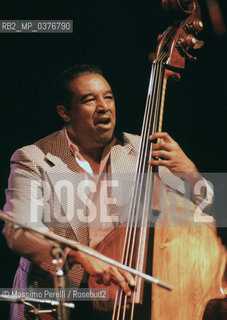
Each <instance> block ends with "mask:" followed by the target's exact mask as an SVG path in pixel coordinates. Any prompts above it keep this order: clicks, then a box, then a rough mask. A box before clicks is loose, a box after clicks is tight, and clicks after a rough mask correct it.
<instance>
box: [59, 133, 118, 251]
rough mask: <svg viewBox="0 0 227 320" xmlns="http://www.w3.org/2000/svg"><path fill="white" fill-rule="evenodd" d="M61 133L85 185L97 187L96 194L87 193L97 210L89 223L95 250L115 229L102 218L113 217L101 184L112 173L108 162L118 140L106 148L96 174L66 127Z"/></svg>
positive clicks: (92, 245)
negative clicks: (106, 174)
mask: <svg viewBox="0 0 227 320" xmlns="http://www.w3.org/2000/svg"><path fill="white" fill-rule="evenodd" d="M61 133H62V135H63V136H64V137H65V138H66V139H67V141H68V144H69V148H70V151H71V152H72V154H73V156H74V157H75V160H76V162H77V164H78V167H79V172H80V174H83V175H84V181H85V184H87V185H89V183H90V184H91V183H92V185H93V186H95V190H96V191H95V192H89V193H87V197H88V199H89V200H90V201H92V202H93V204H94V206H95V208H96V212H93V214H91V221H89V222H88V230H89V245H90V247H92V248H95V247H96V246H97V245H98V243H99V242H101V241H102V240H103V239H104V238H105V236H106V235H107V234H108V233H109V232H110V231H112V230H113V228H114V226H113V223H111V222H106V219H103V218H102V216H103V214H104V216H106V215H107V216H109V217H111V214H110V210H109V206H108V204H107V202H108V201H107V198H106V197H107V186H106V184H103V183H102V182H101V181H102V180H105V179H101V178H105V173H107V172H110V163H109V161H108V160H109V159H110V151H111V148H112V147H113V146H114V144H115V143H116V139H115V138H114V139H113V140H112V141H111V142H110V143H109V144H108V145H107V146H106V147H105V148H104V150H103V154H102V158H101V161H100V166H99V172H98V174H95V173H94V172H93V170H92V168H91V166H90V163H89V162H88V161H87V160H85V159H84V157H83V156H82V155H81V153H80V151H79V148H78V146H77V145H76V144H75V143H74V142H72V140H71V139H70V138H69V136H68V133H67V130H66V128H65V127H64V128H63V129H62V131H61ZM103 188H104V189H103ZM86 190H89V188H86ZM108 220H109V219H108Z"/></svg>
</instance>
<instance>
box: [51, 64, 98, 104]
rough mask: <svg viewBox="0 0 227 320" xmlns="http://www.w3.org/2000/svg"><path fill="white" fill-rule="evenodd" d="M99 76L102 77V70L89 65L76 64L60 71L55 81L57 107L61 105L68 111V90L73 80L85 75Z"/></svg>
mask: <svg viewBox="0 0 227 320" xmlns="http://www.w3.org/2000/svg"><path fill="white" fill-rule="evenodd" d="M91 73H95V74H100V75H101V76H103V72H102V70H101V69H100V68H99V67H97V66H95V65H91V64H78V65H73V66H72V67H69V68H68V69H66V70H64V71H62V72H61V73H60V74H59V76H58V78H57V81H56V86H55V99H56V104H57V105H63V106H64V107H65V108H66V109H68V110H70V108H71V101H72V95H73V93H72V91H71V90H70V82H71V81H72V80H74V79H77V78H79V77H81V76H82V75H86V74H91Z"/></svg>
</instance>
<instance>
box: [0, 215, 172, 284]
mask: <svg viewBox="0 0 227 320" xmlns="http://www.w3.org/2000/svg"><path fill="white" fill-rule="evenodd" d="M0 219H1V220H4V221H7V222H11V223H14V224H16V225H17V226H19V227H20V228H22V229H24V230H29V231H32V232H36V233H38V234H40V235H42V236H44V237H45V238H48V239H51V240H54V241H56V242H58V243H61V244H64V245H66V246H68V247H70V248H72V249H74V250H79V251H81V252H83V253H85V254H87V255H89V256H91V257H94V258H96V259H99V260H101V261H104V262H107V263H109V264H110V265H113V266H115V267H117V268H119V269H121V270H124V271H127V272H130V273H132V274H133V275H135V276H139V277H141V278H142V279H144V280H145V281H147V282H148V283H151V284H156V285H157V286H159V287H162V288H164V289H166V290H172V289H173V286H172V285H170V284H168V283H166V282H164V281H161V280H159V279H157V278H154V277H152V276H150V275H148V274H145V273H143V272H140V271H138V270H136V269H133V268H131V267H128V266H125V265H124V264H122V263H120V262H118V261H115V260H114V259H111V258H108V257H106V256H104V255H103V254H101V253H99V252H97V251H93V250H91V249H90V248H89V247H87V246H84V245H82V244H80V243H79V242H75V241H72V240H70V239H67V238H64V237H61V236H59V235H57V234H55V233H53V232H50V231H42V230H39V229H36V228H32V227H30V226H27V225H26V224H23V223H21V222H18V221H16V220H14V219H13V218H11V217H9V216H7V215H6V213H4V211H2V210H0Z"/></svg>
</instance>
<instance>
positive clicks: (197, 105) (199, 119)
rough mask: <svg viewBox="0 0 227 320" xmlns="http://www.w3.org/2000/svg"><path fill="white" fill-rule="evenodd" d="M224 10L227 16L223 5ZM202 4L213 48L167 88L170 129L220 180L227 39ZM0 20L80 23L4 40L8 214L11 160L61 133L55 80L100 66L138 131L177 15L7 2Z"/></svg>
mask: <svg viewBox="0 0 227 320" xmlns="http://www.w3.org/2000/svg"><path fill="white" fill-rule="evenodd" d="M219 4H220V6H221V9H222V11H223V12H224V0H222V1H221V0H220V1H219ZM201 7H202V20H203V23H204V26H205V28H204V31H203V32H202V33H201V34H200V35H199V38H201V39H203V40H204V41H205V46H204V47H203V48H202V49H201V50H200V51H199V52H196V55H197V56H198V62H197V63H195V64H191V63H187V66H186V70H185V71H184V73H183V75H182V80H181V81H180V82H174V83H173V82H171V83H170V84H169V85H168V91H167V95H166V103H165V113H164V124H163V129H164V130H166V131H168V132H169V133H170V135H171V136H172V137H173V138H174V139H175V140H176V141H178V142H179V144H180V145H181V147H182V149H183V150H184V151H185V153H186V154H187V155H188V156H189V157H190V158H191V159H192V160H193V161H194V162H195V164H196V165H197V167H198V169H199V170H200V171H201V172H220V173H221V172H227V162H226V155H227V153H226V138H227V134H226V120H227V108H226V107H227V106H226V91H227V86H226V85H227V81H226V72H227V70H226V49H227V45H226V35H223V36H218V35H216V34H215V32H214V29H213V26H212V24H211V21H210V17H209V15H208V11H207V7H206V4H205V2H204V1H201ZM225 9H226V8H225ZM0 18H1V19H2V20H3V19H72V20H73V21H74V32H73V33H72V34H0V41H1V42H0V57H1V59H0V101H1V119H2V121H1V124H2V125H1V131H2V132H1V136H2V144H1V150H2V151H4V152H3V153H2V155H1V169H2V172H1V192H0V200H1V207H3V205H4V201H5V200H4V189H5V188H6V186H7V178H8V175H9V159H10V156H11V155H12V153H13V152H14V151H15V149H17V148H19V147H21V146H24V145H27V144H31V143H33V142H35V141H36V140H38V139H40V138H42V137H44V136H46V135H48V134H50V133H52V132H54V131H56V130H58V129H59V128H61V121H60V120H59V119H58V117H57V115H56V112H55V105H54V95H53V83H54V80H55V78H56V75H57V74H58V73H59V71H61V70H62V69H64V68H66V67H68V66H70V65H72V64H76V63H93V64H97V65H99V66H100V67H101V68H102V69H103V70H104V73H105V74H106V76H107V78H108V79H109V81H110V83H111V85H112V87H113V90H114V93H115V99H116V105H117V110H118V125H119V126H120V127H121V128H123V129H124V130H125V131H128V132H132V133H137V134H139V133H140V128H141V124H142V118H143V110H144V106H145V100H146V94H147V85H148V80H149V73H150V64H149V62H148V59H147V57H148V54H149V53H150V52H151V51H154V50H155V46H156V38H157V35H158V34H159V33H160V32H162V31H164V29H165V28H166V27H167V26H168V25H169V24H171V23H172V22H173V18H172V17H170V16H169V15H167V14H166V13H165V12H164V11H163V9H162V7H161V0H160V1H157V0H153V1H152V0H150V1H148V0H140V1H131V2H129V1H125V0H121V1H119V0H118V1H117V0H115V1H108V0H105V1H104V0H77V1H76V0H74V1H70V0H69V1H64V2H63V1H57V0H52V1H50V0H49V1H47V0H46V1H45V2H42V1H37V2H36V4H34V3H33V4H32V3H31V1H27V0H23V1H22V0H20V1H11V2H5V3H4V1H3V2H1V4H0ZM1 225H2V224H1ZM0 240H1V260H0V261H1V263H0V266H1V278H0V279H1V280H0V287H2V288H3V287H10V286H11V285H12V279H13V274H14V272H15V270H16V267H17V263H18V257H17V256H16V255H14V253H12V252H11V251H10V250H9V249H8V248H7V246H6V244H5V240H4V238H3V237H2V236H0ZM0 303H1V304H0V310H1V319H7V316H6V314H7V310H8V305H7V304H6V303H2V302H0ZM3 315H5V316H3ZM4 317H5V318H4Z"/></svg>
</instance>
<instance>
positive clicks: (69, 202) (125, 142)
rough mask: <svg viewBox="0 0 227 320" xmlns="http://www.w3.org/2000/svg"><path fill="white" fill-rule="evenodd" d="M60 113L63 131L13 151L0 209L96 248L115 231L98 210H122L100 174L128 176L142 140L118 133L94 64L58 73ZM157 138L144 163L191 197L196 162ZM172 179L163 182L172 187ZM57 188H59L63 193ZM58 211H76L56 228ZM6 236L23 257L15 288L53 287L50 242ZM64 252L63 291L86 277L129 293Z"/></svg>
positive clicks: (116, 277)
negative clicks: (91, 216)
mask: <svg viewBox="0 0 227 320" xmlns="http://www.w3.org/2000/svg"><path fill="white" fill-rule="evenodd" d="M57 112H58V114H59V116H60V117H61V118H62V119H63V120H64V124H65V125H64V127H63V129H62V130H60V131H58V132H55V133H53V134H51V135H49V136H48V137H45V138H43V139H41V140H39V141H38V142H36V143H34V144H33V145H30V146H26V147H23V148H21V149H19V150H17V151H16V152H15V153H14V154H13V156H12V158H11V173H10V177H9V186H8V189H7V190H6V205H5V207H4V210H5V212H6V213H7V214H8V215H10V216H12V217H15V219H17V220H19V221H20V222H26V223H27V224H28V225H29V224H31V225H32V226H35V227H37V228H41V229H42V230H46V229H48V228H51V229H52V230H53V231H54V232H55V233H57V234H59V235H62V236H64V237H67V238H70V239H73V240H74V241H79V242H81V243H82V244H84V245H87V246H90V247H92V248H93V249H94V250H95V247H96V246H97V244H98V243H100V242H101V241H102V240H103V239H104V238H105V236H106V235H107V234H108V233H109V232H110V231H111V230H113V229H114V228H115V227H116V226H117V224H116V223H114V222H113V223H109V224H108V226H107V227H106V226H105V224H103V223H102V221H101V219H100V217H99V216H98V214H99V212H105V213H106V215H107V216H117V215H118V214H119V210H120V209H119V206H117V205H114V204H110V205H106V203H105V197H101V194H108V190H107V189H108V188H109V186H107V185H103V184H102V183H101V178H100V177H102V176H103V175H104V174H112V173H133V172H134V171H135V166H136V160H137V154H138V148H139V143H140V138H139V137H138V136H135V135H132V134H128V133H123V134H122V135H121V136H118V135H116V134H115V123H116V115H115V101H114V96H113V92H112V89H111V87H110V85H109V83H108V82H107V80H106V79H105V78H104V76H103V73H102V71H101V70H100V69H99V68H98V67H95V66H91V65H76V66H73V67H71V68H69V69H67V70H66V71H64V72H63V73H62V74H61V75H60V76H59V79H58V82H57ZM156 139H157V141H158V142H157V143H156V144H154V146H153V152H152V159H150V161H149V164H150V165H154V166H158V167H159V172H160V173H161V172H162V171H163V172H168V174H169V175H170V177H174V179H176V181H177V184H178V183H179V186H182V184H184V182H185V181H186V182H187V183H188V184H189V187H190V190H191V193H192V195H193V188H194V184H195V183H196V182H197V181H198V180H199V179H201V176H200V175H199V173H198V171H197V169H196V167H195V165H194V164H193V162H192V161H191V160H190V159H189V158H188V157H187V156H186V155H185V154H184V152H183V151H182V149H181V148H180V146H179V145H178V144H177V143H176V142H175V141H174V140H173V139H172V138H171V137H170V136H169V134H168V133H165V132H157V133H155V134H153V135H152V136H151V137H150V140H156ZM178 172H181V173H182V174H183V179H181V178H179V177H177V176H176V175H175V174H176V173H178ZM81 177H82V179H81ZM65 181H66V182H65ZM81 181H86V183H88V184H87V186H89V187H86V186H84V185H83V186H84V189H83V190H82V193H80V192H81V189H80V188H78V186H81ZM171 181H172V180H171V179H170V181H165V183H167V184H169V187H170V188H171ZM59 183H62V184H60V188H59ZM86 183H85V184H86ZM68 185H69V186H70V188H71V185H72V186H73V187H74V190H73V191H72V193H70V195H73V196H71V197H69V196H66V194H65V193H64V190H65V189H64V187H65V188H66V189H67V187H68ZM175 185H176V184H175ZM62 186H63V188H62V189H61V187H62ZM91 186H92V187H94V188H93V189H92V188H91ZM91 189H92V190H91ZM59 190H60V191H59ZM70 190H71V189H70ZM177 191H180V190H177ZM59 192H60V196H59ZM56 194H57V196H56ZM81 194H82V196H81ZM210 196H211V197H212V192H211V195H210ZM66 198H67V199H66ZM107 198H108V197H107ZM100 199H101V200H100ZM103 199H104V200H103ZM194 199H195V201H198V203H199V202H200V201H201V198H200V197H199V196H197V197H194ZM72 208H73V209H72ZM86 208H87V209H86ZM92 208H94V210H96V214H97V216H96V219H95V222H94V221H90V222H89V221H88V222H87V221H85V220H86V219H80V216H81V217H86V213H84V210H85V211H86V210H87V211H89V210H90V209H91V210H92ZM88 209H89V210H88ZM56 210H59V217H61V218H62V217H64V218H65V217H68V216H67V215H68V211H69V210H70V212H72V211H73V210H74V211H73V217H71V216H70V217H71V218H72V219H71V221H66V220H64V223H61V221H62V220H60V223H58V222H59V221H57V220H58V219H57V218H56ZM87 213H88V212H87ZM90 213H91V212H89V214H90ZM59 219H60V218H59ZM72 221H73V222H72ZM4 234H5V237H6V239H7V242H8V245H9V246H10V248H11V249H12V250H14V251H16V252H17V253H19V254H20V255H21V259H20V263H19V267H18V269H17V272H16V276H15V279H14V287H15V288H28V287H36V288H39V287H40V288H45V287H46V288H51V287H53V266H52V256H51V254H50V252H51V247H52V242H51V241H48V240H43V239H42V238H41V237H39V236H38V235H35V234H34V233H30V232H28V231H24V230H22V229H20V228H18V227H16V226H14V225H12V224H10V223H7V224H6V225H5V228H4ZM64 251H65V254H66V256H67V261H68V264H69V266H70V270H69V272H68V274H67V276H66V286H67V287H79V286H80V285H81V284H82V285H83V286H86V283H87V274H88V275H91V276H92V277H94V278H95V279H96V281H97V282H98V283H102V284H103V285H104V286H108V285H109V284H110V282H111V281H113V282H115V283H118V284H119V285H120V286H121V288H122V289H123V290H124V292H125V294H126V295H131V290H132V287H133V286H134V284H135V283H134V278H133V276H132V275H131V274H129V273H127V272H124V271H122V270H120V269H117V268H116V267H113V266H110V265H108V264H107V263H105V262H101V261H98V260H97V259H95V258H93V257H90V256H87V255H85V254H84V253H82V252H79V251H74V250H72V249H69V248H65V249H64ZM83 312H85V311H84V310H83ZM89 312H92V311H89ZM91 314H92V313H89V315H90V316H91ZM92 317H93V315H92ZM23 318H24V307H23V305H17V304H14V305H13V307H12V310H11V319H17V320H20V319H23Z"/></svg>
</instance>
